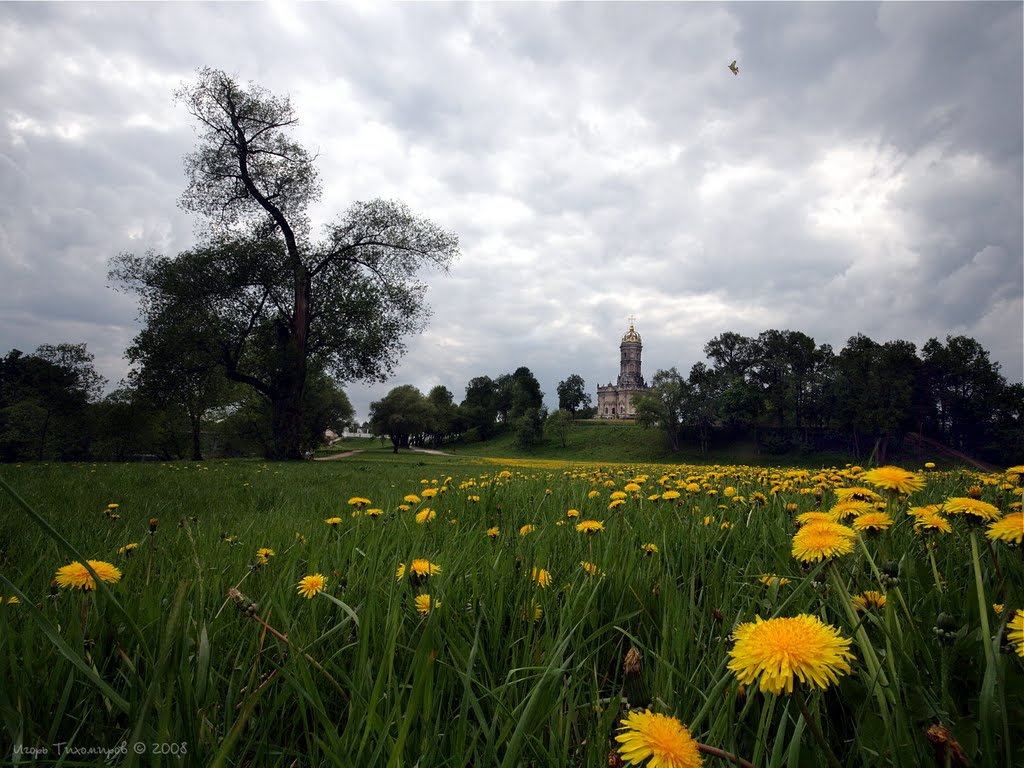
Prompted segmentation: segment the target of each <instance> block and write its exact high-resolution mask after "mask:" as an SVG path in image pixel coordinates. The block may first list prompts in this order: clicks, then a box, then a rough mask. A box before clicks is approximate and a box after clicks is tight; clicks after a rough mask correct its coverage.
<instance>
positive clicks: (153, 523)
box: [149, 517, 158, 533]
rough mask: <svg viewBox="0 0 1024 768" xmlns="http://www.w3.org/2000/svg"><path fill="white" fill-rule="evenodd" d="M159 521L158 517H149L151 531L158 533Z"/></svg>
mask: <svg viewBox="0 0 1024 768" xmlns="http://www.w3.org/2000/svg"><path fill="white" fill-rule="evenodd" d="M157 522H158V520H157V518H155V517H151V518H149V532H150V533H156V526H157Z"/></svg>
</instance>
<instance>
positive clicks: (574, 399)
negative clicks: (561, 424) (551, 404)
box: [555, 373, 591, 418]
mask: <svg viewBox="0 0 1024 768" xmlns="http://www.w3.org/2000/svg"><path fill="white" fill-rule="evenodd" d="M555 391H556V392H558V408H559V410H562V411H568V412H569V413H570V414H571V415H572V417H573V418H576V411H577V410H578V409H580V408H589V407H590V403H591V398H590V393H588V392H587V384H586V382H585V381H584V380H583V377H582V376H580V375H579V374H578V373H572V374H569V376H568V378H566V379H565V380H564V381H560V382H558V386H557V387H556V388H555Z"/></svg>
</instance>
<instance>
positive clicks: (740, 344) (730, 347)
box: [704, 331, 764, 431]
mask: <svg viewBox="0 0 1024 768" xmlns="http://www.w3.org/2000/svg"><path fill="white" fill-rule="evenodd" d="M704 354H705V355H707V356H708V359H709V360H711V361H712V362H713V363H714V366H713V370H714V371H715V374H716V375H717V377H718V390H719V405H718V408H719V416H720V418H721V420H722V423H723V424H724V425H725V426H726V427H728V428H730V429H733V430H753V431H756V428H757V424H758V420H759V419H760V417H761V414H762V413H763V412H764V398H763V397H762V393H761V390H760V388H759V387H758V386H757V385H755V384H754V383H753V382H752V381H751V378H752V377H751V375H750V373H751V368H752V366H753V364H754V358H755V354H756V345H755V341H754V339H751V338H749V337H747V336H743V335H741V334H738V333H735V332H732V331H729V332H727V333H723V334H720V335H719V336H716V337H715V338H714V339H712V340H711V341H709V342H708V343H707V344H705V345H704Z"/></svg>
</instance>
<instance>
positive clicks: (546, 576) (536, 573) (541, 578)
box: [530, 568, 551, 589]
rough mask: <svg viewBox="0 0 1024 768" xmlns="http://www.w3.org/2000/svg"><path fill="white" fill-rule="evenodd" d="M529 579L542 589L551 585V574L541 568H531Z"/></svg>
mask: <svg viewBox="0 0 1024 768" xmlns="http://www.w3.org/2000/svg"><path fill="white" fill-rule="evenodd" d="M530 579H531V580H532V581H533V583H534V584H536V585H537V586H538V587H541V588H542V589H543V588H546V587H550V586H551V574H550V573H549V572H548V571H546V570H544V569H543V568H533V569H532V570H531V571H530Z"/></svg>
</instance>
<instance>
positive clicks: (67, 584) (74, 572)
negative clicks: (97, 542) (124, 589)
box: [54, 560, 121, 592]
mask: <svg viewBox="0 0 1024 768" xmlns="http://www.w3.org/2000/svg"><path fill="white" fill-rule="evenodd" d="M86 562H88V563H89V565H90V566H91V567H92V569H93V570H94V571H95V572H96V575H97V576H99V577H100V581H102V582H104V583H105V584H113V583H115V582H118V581H120V580H121V571H119V570H118V569H117V568H115V567H114V566H113V565H111V564H110V563H107V562H104V561H103V560H87V561H86ZM54 579H55V580H56V582H57V585H58V586H60V587H64V588H65V589H81V590H82V591H84V592H88V591H89V590H93V589H96V581H95V580H94V579H93V577H92V574H91V573H89V571H87V570H86V569H85V566H84V565H82V564H81V563H79V562H75V563H71V564H70V565H65V566H63V567H61V568H58V569H57V573H56V575H55V576H54Z"/></svg>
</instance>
